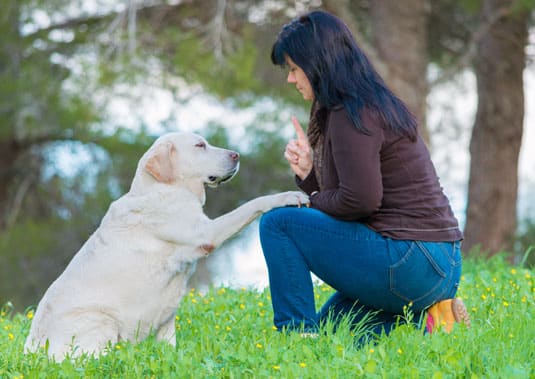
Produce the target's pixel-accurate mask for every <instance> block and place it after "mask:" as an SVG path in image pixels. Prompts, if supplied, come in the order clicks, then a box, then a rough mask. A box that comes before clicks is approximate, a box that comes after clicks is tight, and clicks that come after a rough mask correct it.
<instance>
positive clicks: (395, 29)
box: [370, 0, 430, 145]
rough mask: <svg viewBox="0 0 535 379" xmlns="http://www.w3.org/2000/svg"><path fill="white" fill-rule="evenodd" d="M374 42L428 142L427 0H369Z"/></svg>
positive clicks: (391, 82) (393, 84) (387, 75)
mask: <svg viewBox="0 0 535 379" xmlns="http://www.w3.org/2000/svg"><path fill="white" fill-rule="evenodd" d="M370 7H371V8H370V10H371V16H372V31H373V33H372V34H373V38H374V45H375V47H376V49H377V52H378V55H379V57H380V58H381V61H382V62H383V64H384V65H385V66H386V68H387V70H386V71H385V72H381V75H383V78H384V80H385V82H386V83H387V85H388V86H389V87H390V88H391V89H392V90H393V92H394V93H395V94H397V95H398V96H399V97H400V98H401V100H403V101H404V102H405V103H406V104H407V106H408V108H409V109H410V111H411V112H412V113H413V114H414V115H415V117H416V120H417V121H418V125H419V130H420V133H421V135H422V136H423V138H424V140H425V141H426V142H427V144H428V145H429V142H430V139H429V132H428V129H427V117H426V115H427V102H426V99H427V95H428V92H429V88H428V84H427V63H428V56H427V18H428V15H429V10H430V8H429V4H428V1H427V0H405V1H389V0H374V1H370Z"/></svg>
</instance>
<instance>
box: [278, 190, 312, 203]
mask: <svg viewBox="0 0 535 379" xmlns="http://www.w3.org/2000/svg"><path fill="white" fill-rule="evenodd" d="M279 196H280V197H281V198H282V200H283V204H282V205H281V206H285V205H297V206H298V207H302V206H306V207H308V206H309V204H310V200H309V199H308V195H307V194H306V193H304V192H300V191H288V192H283V193H280V194H279Z"/></svg>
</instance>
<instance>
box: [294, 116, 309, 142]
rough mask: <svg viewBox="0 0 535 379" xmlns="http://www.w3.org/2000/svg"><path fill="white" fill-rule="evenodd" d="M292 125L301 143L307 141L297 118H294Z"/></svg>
mask: <svg viewBox="0 0 535 379" xmlns="http://www.w3.org/2000/svg"><path fill="white" fill-rule="evenodd" d="M292 124H293V125H294V129H295V133H296V134H297V139H298V140H299V141H302V140H307V136H306V134H305V132H304V130H303V128H302V127H301V124H299V121H297V117H295V116H292Z"/></svg>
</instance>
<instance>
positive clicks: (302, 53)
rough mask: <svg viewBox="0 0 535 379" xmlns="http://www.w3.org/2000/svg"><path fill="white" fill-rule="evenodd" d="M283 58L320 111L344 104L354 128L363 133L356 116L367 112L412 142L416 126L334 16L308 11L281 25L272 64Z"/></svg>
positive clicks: (280, 64) (351, 36)
mask: <svg viewBox="0 0 535 379" xmlns="http://www.w3.org/2000/svg"><path fill="white" fill-rule="evenodd" d="M286 57H290V59H291V60H292V61H293V62H294V63H295V64H296V65H298V66H299V67H300V68H301V69H302V70H303V71H304V73H305V75H306V76H307V78H308V80H309V81H310V84H311V86H312V89H313V91H314V97H315V100H316V101H317V102H318V104H319V106H320V107H321V108H327V109H332V108H333V107H336V106H340V105H343V106H344V108H345V109H346V111H347V112H348V114H349V116H350V118H351V120H352V121H353V123H354V124H355V126H356V127H357V129H358V130H360V131H361V132H363V133H368V130H367V129H366V128H365V127H364V125H363V124H362V121H361V117H360V112H361V111H362V110H363V109H364V108H368V109H371V110H372V111H373V112H374V113H375V114H376V115H377V116H378V117H379V118H380V119H381V120H382V121H383V122H384V124H385V125H387V127H389V128H390V129H391V130H393V131H395V132H397V133H399V134H401V135H405V136H408V137H409V138H411V140H415V139H416V133H417V131H416V130H417V124H416V120H415V118H414V116H413V115H412V114H411V113H410V112H409V110H408V109H407V107H406V106H405V104H404V103H403V102H402V101H401V100H400V99H399V98H398V97H396V96H395V95H394V94H393V93H392V91H390V90H389V89H388V87H387V86H386V84H385V83H384V81H383V79H382V78H381V77H380V76H379V74H378V73H377V72H376V71H375V69H374V68H373V66H372V64H371V63H370V61H369V60H368V58H367V57H366V55H365V54H364V52H362V50H361V49H360V48H359V47H358V45H357V43H356V41H355V39H354V38H353V35H352V34H351V32H350V31H349V29H348V27H347V26H346V25H345V23H344V22H343V21H342V20H340V19H339V18H337V17H335V16H333V15H331V14H329V13H326V12H323V11H313V12H310V13H307V14H305V15H302V16H300V17H298V18H296V19H294V20H292V21H291V22H290V23H288V24H286V25H284V26H283V28H282V31H281V32H280V33H279V35H278V37H277V41H276V42H275V44H274V45H273V48H272V51H271V61H272V62H273V64H276V65H279V66H286V65H287V61H286Z"/></svg>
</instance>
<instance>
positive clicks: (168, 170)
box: [145, 142, 176, 183]
mask: <svg viewBox="0 0 535 379" xmlns="http://www.w3.org/2000/svg"><path fill="white" fill-rule="evenodd" d="M175 154H176V147H175V145H173V144H172V143H171V142H168V143H163V144H161V145H159V146H156V148H155V149H154V152H153V153H152V154H151V155H150V157H149V159H148V160H147V163H146V164H145V170H147V171H148V172H149V174H151V175H152V176H153V177H154V179H156V180H157V181H159V182H162V183H172V182H173V181H175V179H176V177H175V176H176V175H175V170H174V169H175V167H174V166H175V165H176V161H175V160H174V159H173V158H174V155H175Z"/></svg>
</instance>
